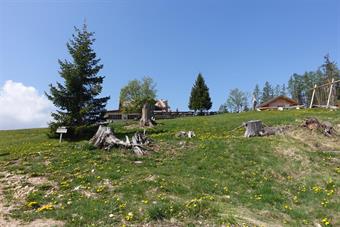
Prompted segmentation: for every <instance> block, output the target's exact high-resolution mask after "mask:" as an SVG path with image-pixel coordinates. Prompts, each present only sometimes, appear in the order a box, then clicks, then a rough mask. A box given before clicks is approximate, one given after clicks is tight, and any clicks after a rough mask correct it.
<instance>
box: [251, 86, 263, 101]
mask: <svg viewBox="0 0 340 227" xmlns="http://www.w3.org/2000/svg"><path fill="white" fill-rule="evenodd" d="M253 96H254V98H255V99H256V101H257V102H259V101H260V99H261V91H260V86H259V85H258V84H256V85H255V88H254V91H253Z"/></svg>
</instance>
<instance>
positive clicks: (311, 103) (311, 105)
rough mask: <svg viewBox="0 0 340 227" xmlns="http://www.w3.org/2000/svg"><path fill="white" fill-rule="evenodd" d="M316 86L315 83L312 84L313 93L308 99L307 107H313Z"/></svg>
mask: <svg viewBox="0 0 340 227" xmlns="http://www.w3.org/2000/svg"><path fill="white" fill-rule="evenodd" d="M316 87H317V85H316V84H314V89H313V94H312V100H311V101H310V105H309V109H312V107H313V102H314V96H315V90H316Z"/></svg>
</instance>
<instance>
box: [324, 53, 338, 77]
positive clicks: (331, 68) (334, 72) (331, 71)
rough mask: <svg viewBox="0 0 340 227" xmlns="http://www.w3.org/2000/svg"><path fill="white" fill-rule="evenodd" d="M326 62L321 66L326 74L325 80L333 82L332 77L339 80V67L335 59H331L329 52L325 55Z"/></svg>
mask: <svg viewBox="0 0 340 227" xmlns="http://www.w3.org/2000/svg"><path fill="white" fill-rule="evenodd" d="M324 58H325V62H324V64H323V65H322V66H321V70H322V72H323V74H324V79H325V82H328V83H329V82H331V81H332V79H334V80H339V79H340V72H339V69H338V67H337V65H336V63H335V62H334V61H331V59H330V57H329V55H328V54H327V55H326V56H325V57H324Z"/></svg>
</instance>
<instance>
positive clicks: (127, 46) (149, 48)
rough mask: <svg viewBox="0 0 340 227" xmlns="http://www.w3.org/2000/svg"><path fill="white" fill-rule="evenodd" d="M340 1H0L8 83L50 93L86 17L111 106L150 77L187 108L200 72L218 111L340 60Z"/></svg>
mask: <svg viewBox="0 0 340 227" xmlns="http://www.w3.org/2000/svg"><path fill="white" fill-rule="evenodd" d="M339 2H340V1H337V0H284V1H283V0H282V1H279V0H277V1H274V0H257V1H254V0H248V1H246V0H234V1H227V0H224V1H218V0H206V1H199V0H187V1H186V0H171V1H170V0H169V1H165V0H145V1H137V0H134V1H129V0H122V1H100V0H96V1H85V0H83V1H66V0H61V1H48V0H44V1H42V0H41V1H38V0H35V1H30V0H26V1H16V0H11V1H6V0H0V86H2V85H3V84H4V83H5V81H8V80H13V81H15V82H20V83H23V84H24V85H25V86H33V87H34V88H36V90H37V92H38V93H39V94H40V95H42V94H43V92H44V91H45V90H47V89H48V84H49V83H55V82H56V81H57V80H60V77H59V75H58V69H59V65H58V63H57V60H58V59H65V58H66V59H68V58H69V55H68V53H67V49H66V45H65V44H66V42H67V41H68V40H69V39H70V38H71V35H72V33H73V31H74V30H73V27H74V26H78V27H80V26H82V23H83V21H84V19H85V18H86V20H87V24H88V26H89V30H90V31H94V32H95V33H96V39H97V40H96V43H95V45H94V49H95V51H96V52H97V55H98V57H100V58H101V59H102V63H103V64H104V69H103V70H102V71H101V74H102V75H104V76H106V79H105V81H104V84H103V86H104V90H103V95H110V96H111V100H110V101H109V103H108V106H107V108H108V109H113V108H117V103H118V97H119V91H120V89H121V87H122V86H124V85H125V84H127V82H128V81H129V80H131V79H134V78H142V77H143V76H151V77H153V78H154V80H155V81H156V83H157V90H158V97H159V98H165V99H168V100H169V103H170V106H171V107H172V109H176V108H179V109H181V110H185V109H187V104H188V98H189V94H190V90H191V87H192V84H193V83H194V80H195V78H196V76H197V74H198V73H199V72H201V73H202V74H203V75H204V77H205V79H206V83H207V85H208V87H209V88H210V94H211V97H212V101H213V109H217V108H218V107H219V105H220V104H222V103H224V102H225V100H226V98H227V94H228V91H229V90H230V89H232V88H236V87H238V88H240V89H242V90H244V91H252V90H253V88H254V86H255V84H256V83H259V84H263V83H264V82H265V81H266V80H268V81H270V82H271V83H273V84H282V83H286V82H287V80H288V78H289V76H290V75H292V74H293V73H303V72H304V71H307V70H314V69H316V68H317V67H318V66H320V65H321V64H322V62H323V56H324V55H325V54H327V53H329V54H330V55H331V57H332V59H333V60H335V61H336V62H338V63H339V62H340V54H339V50H340V36H339V31H340V16H339V15H340V3H339ZM1 108H3V107H1Z"/></svg>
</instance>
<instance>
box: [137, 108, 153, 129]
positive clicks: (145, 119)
mask: <svg viewBox="0 0 340 227" xmlns="http://www.w3.org/2000/svg"><path fill="white" fill-rule="evenodd" d="M152 115H153V114H152V108H151V105H150V104H149V103H145V104H144V105H143V109H142V118H141V119H140V122H139V124H140V127H153V126H154V125H156V122H155V121H154V120H153V119H152Z"/></svg>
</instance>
